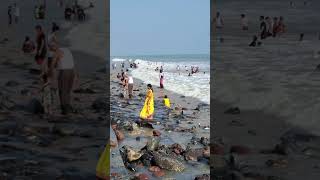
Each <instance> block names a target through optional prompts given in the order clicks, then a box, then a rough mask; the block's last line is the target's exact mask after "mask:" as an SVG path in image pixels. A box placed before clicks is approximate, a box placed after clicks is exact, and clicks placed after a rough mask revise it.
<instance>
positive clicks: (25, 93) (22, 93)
mask: <svg viewBox="0 0 320 180" xmlns="http://www.w3.org/2000/svg"><path fill="white" fill-rule="evenodd" d="M20 93H21V95H28V94H29V93H30V91H29V90H28V89H22V90H21V92H20Z"/></svg>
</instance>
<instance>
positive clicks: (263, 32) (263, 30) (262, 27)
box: [260, 16, 267, 39]
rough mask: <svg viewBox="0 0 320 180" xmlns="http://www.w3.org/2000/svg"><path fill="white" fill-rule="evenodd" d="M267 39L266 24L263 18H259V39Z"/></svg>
mask: <svg viewBox="0 0 320 180" xmlns="http://www.w3.org/2000/svg"><path fill="white" fill-rule="evenodd" d="M266 37H267V24H266V22H265V20H264V16H260V38H261V39H265V38H266Z"/></svg>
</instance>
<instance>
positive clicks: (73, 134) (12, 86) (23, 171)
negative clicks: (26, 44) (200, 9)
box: [0, 1, 109, 179]
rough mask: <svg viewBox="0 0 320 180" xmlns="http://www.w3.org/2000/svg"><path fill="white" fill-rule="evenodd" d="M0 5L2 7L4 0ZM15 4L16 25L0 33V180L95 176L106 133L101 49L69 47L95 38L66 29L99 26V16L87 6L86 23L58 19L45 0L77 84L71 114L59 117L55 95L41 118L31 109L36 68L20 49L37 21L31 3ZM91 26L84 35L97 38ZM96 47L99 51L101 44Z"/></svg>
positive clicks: (59, 12) (59, 15)
mask: <svg viewBox="0 0 320 180" xmlns="http://www.w3.org/2000/svg"><path fill="white" fill-rule="evenodd" d="M1 3H2V5H4V6H1V8H3V9H4V10H5V8H6V7H7V2H1ZM17 3H18V5H19V6H20V8H21V20H20V22H21V24H20V23H19V24H18V25H13V26H11V27H7V28H6V27H4V28H5V31H2V32H5V33H3V34H1V37H0V39H1V40H3V39H5V38H6V39H7V41H3V42H2V43H1V45H0V46H1V48H0V54H1V59H0V61H1V62H0V69H1V72H2V74H4V75H5V76H1V79H0V82H1V85H0V86H1V93H0V97H1V102H0V103H1V104H0V113H1V116H0V117H1V120H0V123H1V125H0V126H1V130H0V134H1V135H0V136H1V140H0V151H1V158H0V159H1V160H0V161H1V164H2V165H1V167H0V172H1V174H0V177H1V178H0V179H95V168H96V165H97V161H98V158H99V156H100V154H101V153H102V151H103V148H104V146H105V144H106V142H107V137H108V133H107V128H108V126H109V123H108V122H107V120H106V111H105V109H106V107H107V106H106V103H107V100H106V99H105V98H103V97H105V94H106V91H107V89H106V87H105V84H106V81H105V79H104V78H105V62H106V61H105V59H104V58H102V56H103V55H102V54H101V52H94V51H91V52H88V51H86V50H83V49H88V47H77V46H76V47H74V44H75V43H81V44H85V43H83V42H88V43H92V44H95V42H91V41H90V42H89V40H88V39H83V40H82V41H81V33H80V32H77V33H75V34H74V35H72V29H73V28H80V29H81V26H87V24H86V23H88V24H90V25H92V24H94V22H95V23H96V24H100V23H101V22H100V19H99V18H101V17H99V18H97V19H96V18H95V16H93V14H94V13H92V12H90V11H92V10H88V11H87V14H88V17H90V19H89V20H88V21H87V22H86V21H85V22H81V23H77V22H73V23H70V22H64V20H63V13H62V12H63V10H61V8H59V7H58V6H57V3H56V1H50V2H49V4H47V5H48V7H50V10H52V11H50V12H48V13H49V14H48V16H49V17H50V19H51V20H54V21H55V22H57V23H58V25H60V28H62V29H61V31H60V32H59V34H58V39H59V41H60V43H61V45H63V46H64V47H69V48H70V49H71V51H72V53H73V56H74V59H75V66H76V70H77V72H78V73H79V86H78V87H74V91H73V92H74V93H73V95H72V104H73V105H74V109H75V110H76V111H75V112H74V113H72V114H69V115H60V108H59V101H58V98H56V99H55V100H56V101H55V106H54V107H53V115H52V116H50V117H46V116H44V115H42V114H38V113H37V111H38V110H39V108H40V109H41V105H40V104H39V103H37V102H39V101H40V100H41V94H40V93H39V90H40V87H41V82H40V77H39V74H38V73H39V70H38V69H39V66H38V65H36V64H35V62H34V55H32V54H30V55H28V54H24V53H23V52H22V51H21V47H22V41H23V39H24V36H26V35H29V36H30V37H31V38H33V37H34V34H35V33H34V26H35V25H36V24H38V23H39V22H36V21H34V20H33V14H32V13H33V10H32V9H33V7H34V5H35V2H32V3H29V2H26V1H17ZM81 3H85V4H84V5H85V6H86V5H87V4H88V2H84V1H82V2H81ZM94 3H95V2H94ZM51 8H52V9H51ZM54 10H56V11H54ZM94 12H95V13H96V12H100V13H102V12H103V6H101V5H100V6H99V4H97V6H96V7H95V8H94ZM1 18H2V19H6V17H1ZM49 22H50V21H49ZM67 24H68V25H67ZM22 26H23V29H22V28H21V27H22ZM45 27H46V28H49V26H45ZM95 28H96V27H92V29H90V28H88V27H86V31H85V32H84V34H88V35H90V36H92V35H95V34H96V33H98V34H97V36H99V37H101V35H100V34H99V33H100V32H96V31H95V30H94V29H95ZM72 38H75V39H77V41H76V42H75V41H73V39H72ZM101 38H102V37H101ZM92 41H96V39H92ZM99 46H100V47H101V49H103V48H102V45H101V44H100V45H99ZM81 48H83V49H81ZM97 51H98V50H97ZM104 57H106V56H104ZM104 100H105V101H104Z"/></svg>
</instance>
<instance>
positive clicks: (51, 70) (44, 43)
mask: <svg viewBox="0 0 320 180" xmlns="http://www.w3.org/2000/svg"><path fill="white" fill-rule="evenodd" d="M14 7H18V6H17V5H16V4H15V5H14ZM35 12H36V14H35V19H42V18H45V16H44V14H45V6H44V5H43V4H42V5H39V6H36V10H35ZM59 31H60V27H59V25H58V24H57V23H56V22H52V25H51V29H50V32H49V34H48V36H47V35H46V33H45V30H44V27H43V26H41V25H37V26H36V27H35V32H36V38H35V41H33V40H32V39H31V38H30V37H29V36H26V37H25V40H24V42H23V45H22V51H23V52H24V53H25V54H31V55H34V60H35V63H36V64H37V65H38V66H39V78H40V82H41V87H40V90H39V93H40V96H41V102H42V106H43V108H44V113H45V115H47V116H51V115H52V113H53V107H54V106H55V105H56V104H55V102H57V101H56V100H55V99H56V98H58V95H59V100H60V108H61V114H63V115H67V114H69V113H70V112H74V108H73V107H72V106H71V99H72V98H71V94H72V90H73V88H74V87H75V85H76V84H77V82H78V75H77V73H76V71H75V65H74V58H73V55H72V52H71V51H70V49H68V48H66V47H61V41H59V39H58V34H57V33H58V32H59Z"/></svg>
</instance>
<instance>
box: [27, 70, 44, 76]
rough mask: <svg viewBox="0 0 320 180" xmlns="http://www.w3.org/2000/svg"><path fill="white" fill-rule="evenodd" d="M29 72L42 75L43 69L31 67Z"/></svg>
mask: <svg viewBox="0 0 320 180" xmlns="http://www.w3.org/2000/svg"><path fill="white" fill-rule="evenodd" d="M29 73H30V74H33V75H40V74H41V71H40V70H39V69H29Z"/></svg>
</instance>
